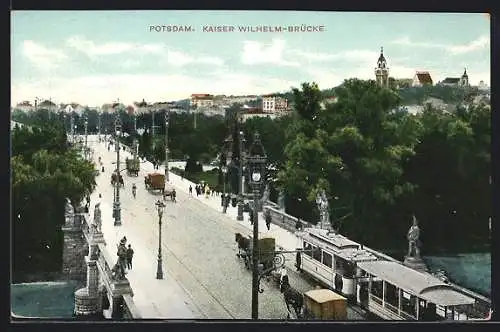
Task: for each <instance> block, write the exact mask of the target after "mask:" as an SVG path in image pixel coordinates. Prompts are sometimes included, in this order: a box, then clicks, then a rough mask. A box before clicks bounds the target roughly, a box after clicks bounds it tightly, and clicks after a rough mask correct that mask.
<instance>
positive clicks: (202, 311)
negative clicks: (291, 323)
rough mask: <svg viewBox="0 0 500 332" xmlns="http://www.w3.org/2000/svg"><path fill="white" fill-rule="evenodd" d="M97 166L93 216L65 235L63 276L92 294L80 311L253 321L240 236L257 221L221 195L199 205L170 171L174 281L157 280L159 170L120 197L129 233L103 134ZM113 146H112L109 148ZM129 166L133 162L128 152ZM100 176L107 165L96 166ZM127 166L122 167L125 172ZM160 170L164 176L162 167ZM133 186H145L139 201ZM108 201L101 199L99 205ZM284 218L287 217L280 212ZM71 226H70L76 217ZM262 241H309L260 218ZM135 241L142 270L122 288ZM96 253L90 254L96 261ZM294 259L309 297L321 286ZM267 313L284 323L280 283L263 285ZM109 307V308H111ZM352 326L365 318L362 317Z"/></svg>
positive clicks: (80, 298) (168, 221)
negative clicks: (98, 224)
mask: <svg viewBox="0 0 500 332" xmlns="http://www.w3.org/2000/svg"><path fill="white" fill-rule="evenodd" d="M87 142H88V144H89V147H90V148H91V149H92V150H93V153H92V155H93V159H94V162H95V163H96V165H97V164H98V162H97V159H98V158H99V157H101V161H102V163H103V166H104V172H100V175H98V177H97V179H96V182H97V187H96V190H95V191H94V193H93V194H92V195H91V208H90V209H89V211H88V213H85V212H82V210H81V209H78V208H77V209H76V210H77V211H76V212H77V213H75V216H74V218H73V221H71V222H68V224H67V225H65V227H64V228H63V232H64V237H65V243H64V252H63V258H64V259H63V270H64V272H65V275H66V276H67V279H73V280H81V281H82V282H85V283H86V287H84V288H82V289H80V290H78V291H77V292H76V294H75V310H76V313H77V314H78V315H81V316H85V315H88V316H94V315H97V316H99V315H101V313H102V315H103V316H104V317H106V318H119V317H122V318H134V319H137V318H165V319H167V318H168V319H175V318H177V319H180V318H183V319H200V318H209V319H248V318H250V316H251V273H250V271H248V270H247V269H246V268H245V267H244V265H243V264H242V262H239V261H238V258H237V257H236V255H235V254H236V251H237V250H236V248H237V245H236V243H235V241H234V234H235V233H241V234H243V235H250V234H251V224H250V222H249V219H248V216H245V218H244V220H242V221H237V220H236V215H237V208H235V207H232V206H230V207H229V208H228V210H227V213H226V214H223V213H222V208H221V201H220V197H218V196H211V197H209V198H206V197H204V196H203V197H202V196H200V197H197V196H196V194H195V193H194V191H193V196H190V195H189V193H188V188H189V185H190V184H191V185H192V186H193V187H194V184H193V183H191V182H189V181H188V180H187V179H183V178H181V177H180V176H178V175H176V174H173V173H170V185H172V186H173V187H175V188H176V191H177V203H174V202H171V201H169V200H167V201H166V202H165V203H166V205H167V206H166V209H165V214H164V217H163V219H165V220H164V221H163V225H162V243H161V246H162V252H163V255H164V256H163V270H164V275H165V276H164V279H163V280H157V279H156V278H155V276H156V264H157V252H158V237H159V230H158V216H157V213H156V207H155V202H156V201H157V200H158V199H159V198H161V195H160V194H159V193H158V194H155V193H154V192H148V191H147V190H146V189H145V188H144V185H143V179H144V176H145V175H146V174H147V173H150V172H153V171H154V170H153V165H152V164H151V163H149V162H142V163H141V170H140V172H139V176H138V177H134V176H127V175H126V174H125V172H124V173H123V175H124V182H125V186H124V187H123V188H122V189H120V190H121V192H120V200H121V213H122V218H121V219H122V225H121V226H114V225H113V218H112V205H113V189H114V188H113V186H112V185H111V184H110V177H111V173H112V171H113V170H114V169H115V167H116V153H115V152H114V149H111V151H108V149H107V146H106V143H103V142H98V139H97V135H94V136H91V135H89V136H88V139H87ZM108 144H109V143H108ZM120 155H121V158H122V160H121V165H123V166H125V159H126V158H127V157H128V158H131V155H130V153H129V152H128V151H121V152H120ZM96 168H97V166H96ZM120 168H122V167H120ZM157 171H158V172H160V173H162V172H164V170H163V167H160V169H159V170H157ZM132 183H136V185H137V188H138V190H137V196H136V198H134V197H133V195H132V191H131V187H132ZM99 195H100V196H101V197H99ZM97 202H99V203H100V208H101V211H102V229H101V231H98V230H96V229H95V228H93V226H92V220H91V219H92V216H93V210H94V206H95V204H97ZM275 211H277V212H276V213H279V211H278V210H277V209H275ZM67 220H69V219H68V218H67ZM259 227H260V236H271V237H274V238H275V239H276V242H277V244H278V245H279V246H280V247H281V248H283V249H285V250H295V248H297V247H299V243H298V242H299V241H298V239H297V238H296V237H295V235H293V233H291V232H289V231H287V230H286V229H284V228H282V227H279V226H277V225H271V227H270V230H267V227H266V226H265V221H264V218H263V216H262V215H260V216H259ZM123 236H126V237H127V240H128V243H130V244H131V245H132V248H133V249H134V252H135V253H134V259H133V268H132V270H129V271H127V272H128V274H127V275H126V278H125V280H121V281H120V280H118V281H117V280H113V278H112V277H111V269H112V267H113V266H114V265H115V263H116V259H117V255H116V246H117V244H118V243H119V240H120V239H121V238H122V237H123ZM89 253H90V254H89ZM289 256H291V257H288V259H287V262H286V264H287V267H288V268H289V277H290V282H291V284H292V285H294V287H295V288H297V289H298V290H300V291H307V290H309V289H312V288H314V286H316V284H315V283H313V282H311V281H309V280H305V279H304V278H302V277H301V276H300V275H299V274H298V273H296V272H294V271H295V269H294V267H293V263H294V262H295V256H294V255H292V254H290V255H289ZM262 286H263V288H264V289H265V292H264V293H263V294H261V295H260V301H259V302H260V303H259V312H260V318H262V319H283V318H285V317H286V309H285V306H284V302H283V296H282V294H281V293H280V292H279V289H278V288H277V287H276V285H274V284H273V283H271V282H269V283H268V282H263V285H262ZM107 302H109V308H108V306H107V305H106V304H107ZM350 315H351V317H350V318H351V319H361V317H360V316H359V314H357V313H356V312H355V311H352V312H351V314H350Z"/></svg>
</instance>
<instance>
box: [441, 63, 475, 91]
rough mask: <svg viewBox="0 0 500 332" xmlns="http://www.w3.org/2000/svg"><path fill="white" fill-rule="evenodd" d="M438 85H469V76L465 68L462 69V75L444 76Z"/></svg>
mask: <svg viewBox="0 0 500 332" xmlns="http://www.w3.org/2000/svg"><path fill="white" fill-rule="evenodd" d="M439 85H444V86H455V87H468V86H469V76H468V75H467V69H466V68H465V69H464V73H463V75H462V77H446V78H445V79H444V80H442V81H441V82H440V83H439Z"/></svg>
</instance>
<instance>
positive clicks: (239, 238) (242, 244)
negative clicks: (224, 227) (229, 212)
mask: <svg viewBox="0 0 500 332" xmlns="http://www.w3.org/2000/svg"><path fill="white" fill-rule="evenodd" d="M234 240H235V241H236V242H237V243H238V253H237V254H236V256H238V257H240V258H241V257H243V258H244V259H245V266H246V267H247V268H250V259H249V257H248V256H249V255H248V253H249V251H250V239H249V238H247V237H244V236H243V235H241V234H240V233H235V234H234ZM242 250H243V251H244V253H245V255H242V253H241V251H242Z"/></svg>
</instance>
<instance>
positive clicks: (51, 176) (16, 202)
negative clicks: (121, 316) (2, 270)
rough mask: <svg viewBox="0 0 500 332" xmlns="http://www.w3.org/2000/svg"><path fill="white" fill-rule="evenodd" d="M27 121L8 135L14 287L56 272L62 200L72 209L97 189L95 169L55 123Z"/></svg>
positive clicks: (60, 261)
mask: <svg viewBox="0 0 500 332" xmlns="http://www.w3.org/2000/svg"><path fill="white" fill-rule="evenodd" d="M39 115H40V114H39ZM29 122H30V126H22V127H20V126H18V125H16V126H15V127H14V128H13V130H12V132H11V142H12V145H11V146H12V157H11V172H12V173H11V174H12V180H11V181H12V183H11V185H12V196H11V197H12V236H13V242H12V243H13V255H12V268H13V281H14V282H22V281H24V278H25V276H26V275H32V274H39V273H44V272H58V271H60V270H61V264H62V247H63V234H62V231H61V226H62V225H63V224H64V206H65V198H66V197H68V198H70V199H71V201H72V202H73V203H74V204H75V205H76V204H78V203H79V202H81V201H82V199H83V198H84V197H85V196H86V195H87V194H90V193H91V192H92V191H93V189H94V188H95V185H96V184H95V176H96V175H95V171H94V166H93V165H92V164H91V163H90V162H88V161H85V160H84V159H82V158H81V157H80V156H79V155H78V152H77V151H75V150H74V149H72V148H71V147H70V146H69V145H68V143H67V139H66V132H65V130H64V129H63V126H62V124H61V123H60V122H59V121H57V120H56V119H53V120H51V121H48V120H43V119H40V118H38V119H32V121H29Z"/></svg>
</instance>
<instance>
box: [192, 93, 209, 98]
mask: <svg viewBox="0 0 500 332" xmlns="http://www.w3.org/2000/svg"><path fill="white" fill-rule="evenodd" d="M206 97H212V95H211V94H208V93H193V94H192V95H191V98H206Z"/></svg>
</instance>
